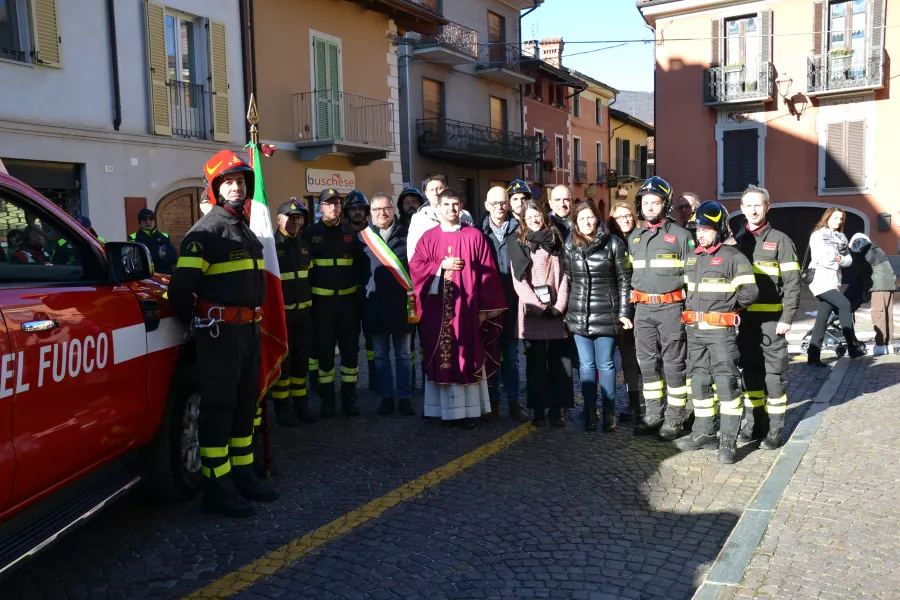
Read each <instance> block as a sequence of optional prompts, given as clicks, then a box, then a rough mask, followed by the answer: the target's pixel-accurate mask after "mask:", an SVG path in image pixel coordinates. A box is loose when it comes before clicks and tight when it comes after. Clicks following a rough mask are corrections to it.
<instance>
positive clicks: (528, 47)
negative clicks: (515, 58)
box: [522, 40, 541, 58]
mask: <svg viewBox="0 0 900 600" xmlns="http://www.w3.org/2000/svg"><path fill="white" fill-rule="evenodd" d="M522 54H523V55H525V56H531V57H534V58H540V57H541V43H540V42H539V41H537V40H528V41H525V42H522Z"/></svg>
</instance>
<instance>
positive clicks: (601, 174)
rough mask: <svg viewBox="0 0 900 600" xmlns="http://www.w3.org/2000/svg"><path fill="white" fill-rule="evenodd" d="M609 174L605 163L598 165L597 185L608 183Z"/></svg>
mask: <svg viewBox="0 0 900 600" xmlns="http://www.w3.org/2000/svg"><path fill="white" fill-rule="evenodd" d="M608 172H609V169H608V166H607V164H606V163H605V162H598V163H597V183H606V174H607V173H608Z"/></svg>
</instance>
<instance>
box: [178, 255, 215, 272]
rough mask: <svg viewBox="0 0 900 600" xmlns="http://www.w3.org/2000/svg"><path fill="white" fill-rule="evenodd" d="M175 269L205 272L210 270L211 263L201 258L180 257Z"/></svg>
mask: <svg viewBox="0 0 900 600" xmlns="http://www.w3.org/2000/svg"><path fill="white" fill-rule="evenodd" d="M175 267H176V268H178V269H200V270H201V271H204V272H205V271H206V270H207V269H208V268H209V263H208V262H206V261H205V260H203V259H202V258H200V257H199V256H180V257H179V258H178V262H177V263H176V264H175Z"/></svg>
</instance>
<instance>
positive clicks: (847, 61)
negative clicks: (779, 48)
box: [806, 51, 884, 94]
mask: <svg viewBox="0 0 900 600" xmlns="http://www.w3.org/2000/svg"><path fill="white" fill-rule="evenodd" d="M883 85H884V51H879V52H878V53H877V54H871V55H868V56H867V55H866V54H864V53H861V52H852V53H850V54H845V55H835V54H825V55H819V56H812V57H808V58H807V59H806V93H808V94H821V93H823V92H831V91H842V90H852V89H867V88H880V87H882V86H883Z"/></svg>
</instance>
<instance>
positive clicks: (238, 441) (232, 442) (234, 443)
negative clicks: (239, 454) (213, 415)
mask: <svg viewBox="0 0 900 600" xmlns="http://www.w3.org/2000/svg"><path fill="white" fill-rule="evenodd" d="M252 443H253V436H252V435H248V436H247V437H239V438H228V445H229V446H230V447H231V448H246V447H247V446H249V445H250V444H252Z"/></svg>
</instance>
